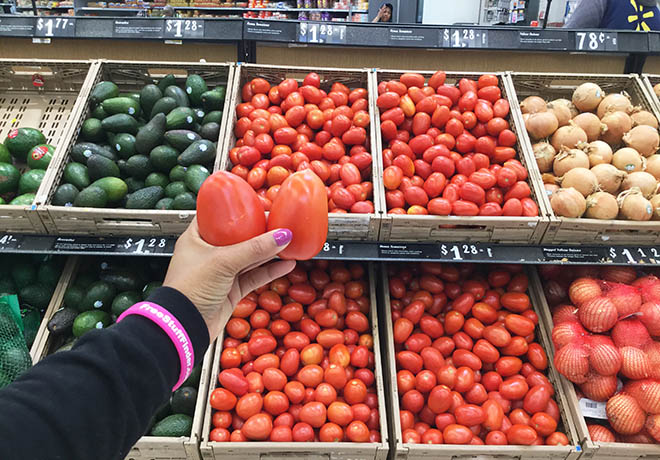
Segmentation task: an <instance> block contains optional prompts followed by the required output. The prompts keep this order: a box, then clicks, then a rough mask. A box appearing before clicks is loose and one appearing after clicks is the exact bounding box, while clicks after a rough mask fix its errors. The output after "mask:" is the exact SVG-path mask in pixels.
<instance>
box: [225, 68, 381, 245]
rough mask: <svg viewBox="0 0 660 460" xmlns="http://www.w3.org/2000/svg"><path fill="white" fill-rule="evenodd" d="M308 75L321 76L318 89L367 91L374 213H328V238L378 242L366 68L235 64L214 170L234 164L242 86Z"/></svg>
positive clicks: (377, 186)
mask: <svg viewBox="0 0 660 460" xmlns="http://www.w3.org/2000/svg"><path fill="white" fill-rule="evenodd" d="M309 72H316V73H317V74H319V76H320V77H321V88H322V89H325V90H329V89H330V86H331V85H332V83H334V82H340V83H343V84H345V85H346V86H348V87H349V88H351V89H354V88H355V87H357V86H360V87H362V88H366V89H367V90H368V91H369V115H370V117H371V126H370V127H369V140H370V144H371V151H370V152H371V156H372V173H371V181H372V183H373V188H374V197H373V203H374V210H375V212H374V214H353V213H348V214H335V213H330V214H329V215H328V217H329V227H328V239H329V240H345V241H363V240H367V241H374V240H378V231H379V227H380V215H381V213H382V210H384V209H385V208H384V206H385V195H384V192H379V190H382V189H383V187H382V185H381V184H382V167H380V165H382V162H381V161H380V159H379V158H378V157H377V154H376V147H375V145H376V132H375V130H376V127H375V126H374V124H373V123H374V120H375V118H374V117H375V115H374V112H373V104H372V100H373V101H375V97H376V94H375V89H374V88H372V87H371V85H370V83H369V82H370V78H369V74H370V71H369V70H366V69H330V68H315V67H291V66H274V65H256V64H241V63H239V64H237V66H236V72H235V76H234V83H233V85H232V86H231V88H232V93H231V100H230V102H229V107H228V108H227V112H226V115H227V119H226V131H225V143H224V145H223V150H222V152H221V156H220V158H219V163H218V165H217V166H216V168H215V169H216V170H221V171H228V170H230V169H231V168H232V167H233V165H232V164H231V161H230V160H229V151H230V150H231V149H232V148H233V147H234V146H235V145H236V141H237V139H236V136H235V135H234V126H235V125H236V121H237V120H238V118H237V116H236V106H237V105H238V104H240V103H241V88H242V87H243V85H244V84H245V83H247V82H248V81H250V80H251V79H253V78H256V77H262V78H265V79H266V80H268V82H269V83H271V84H275V85H276V84H279V83H280V82H281V81H282V80H284V79H286V78H293V79H295V80H297V81H298V82H299V83H300V82H302V80H303V79H304V78H305V76H306V75H307V74H308V73H309Z"/></svg>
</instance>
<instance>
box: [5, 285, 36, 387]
mask: <svg viewBox="0 0 660 460" xmlns="http://www.w3.org/2000/svg"><path fill="white" fill-rule="evenodd" d="M22 329H23V321H22V319H21V313H20V310H19V307H18V298H17V297H16V296H15V295H12V296H4V297H0V388H2V387H4V386H6V385H9V384H10V383H11V382H13V381H14V380H15V379H16V378H17V377H18V376H19V375H21V373H22V372H23V371H25V370H27V369H29V368H30V366H32V359H31V358H30V352H29V350H28V348H27V345H26V343H25V338H24V337H23V332H22Z"/></svg>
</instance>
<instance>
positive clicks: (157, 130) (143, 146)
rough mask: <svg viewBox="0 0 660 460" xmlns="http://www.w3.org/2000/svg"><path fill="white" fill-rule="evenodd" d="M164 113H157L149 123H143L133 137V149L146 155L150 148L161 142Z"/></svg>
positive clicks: (163, 131)
mask: <svg viewBox="0 0 660 460" xmlns="http://www.w3.org/2000/svg"><path fill="white" fill-rule="evenodd" d="M165 121H166V117H165V114H162V113H158V114H156V116H154V117H153V118H152V119H151V120H150V121H149V123H147V124H146V125H144V126H143V127H142V128H140V130H139V131H138V133H137V136H136V137H135V150H136V151H137V152H138V153H141V154H143V155H148V154H149V152H151V150H152V149H153V148H154V147H156V146H157V145H159V144H160V143H161V140H162V139H163V135H164V134H165Z"/></svg>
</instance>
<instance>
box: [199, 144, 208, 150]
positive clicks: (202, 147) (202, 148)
mask: <svg viewBox="0 0 660 460" xmlns="http://www.w3.org/2000/svg"><path fill="white" fill-rule="evenodd" d="M199 149H200V150H201V151H202V152H206V150H207V149H208V147H207V146H206V144H200V145H199Z"/></svg>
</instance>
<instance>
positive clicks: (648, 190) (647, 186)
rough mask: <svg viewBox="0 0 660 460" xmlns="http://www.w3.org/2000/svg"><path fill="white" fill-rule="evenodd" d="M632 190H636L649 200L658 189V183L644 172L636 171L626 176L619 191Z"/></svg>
mask: <svg viewBox="0 0 660 460" xmlns="http://www.w3.org/2000/svg"><path fill="white" fill-rule="evenodd" d="M632 188H636V189H638V190H639V191H640V192H642V195H644V198H651V197H652V196H653V195H655V191H656V190H657V188H658V181H657V180H656V179H655V177H653V175H651V174H649V173H647V172H644V171H636V172H632V173H630V174H628V175H627V176H626V178H625V179H624V180H623V183H622V184H621V190H622V191H625V190H630V189H632Z"/></svg>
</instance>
